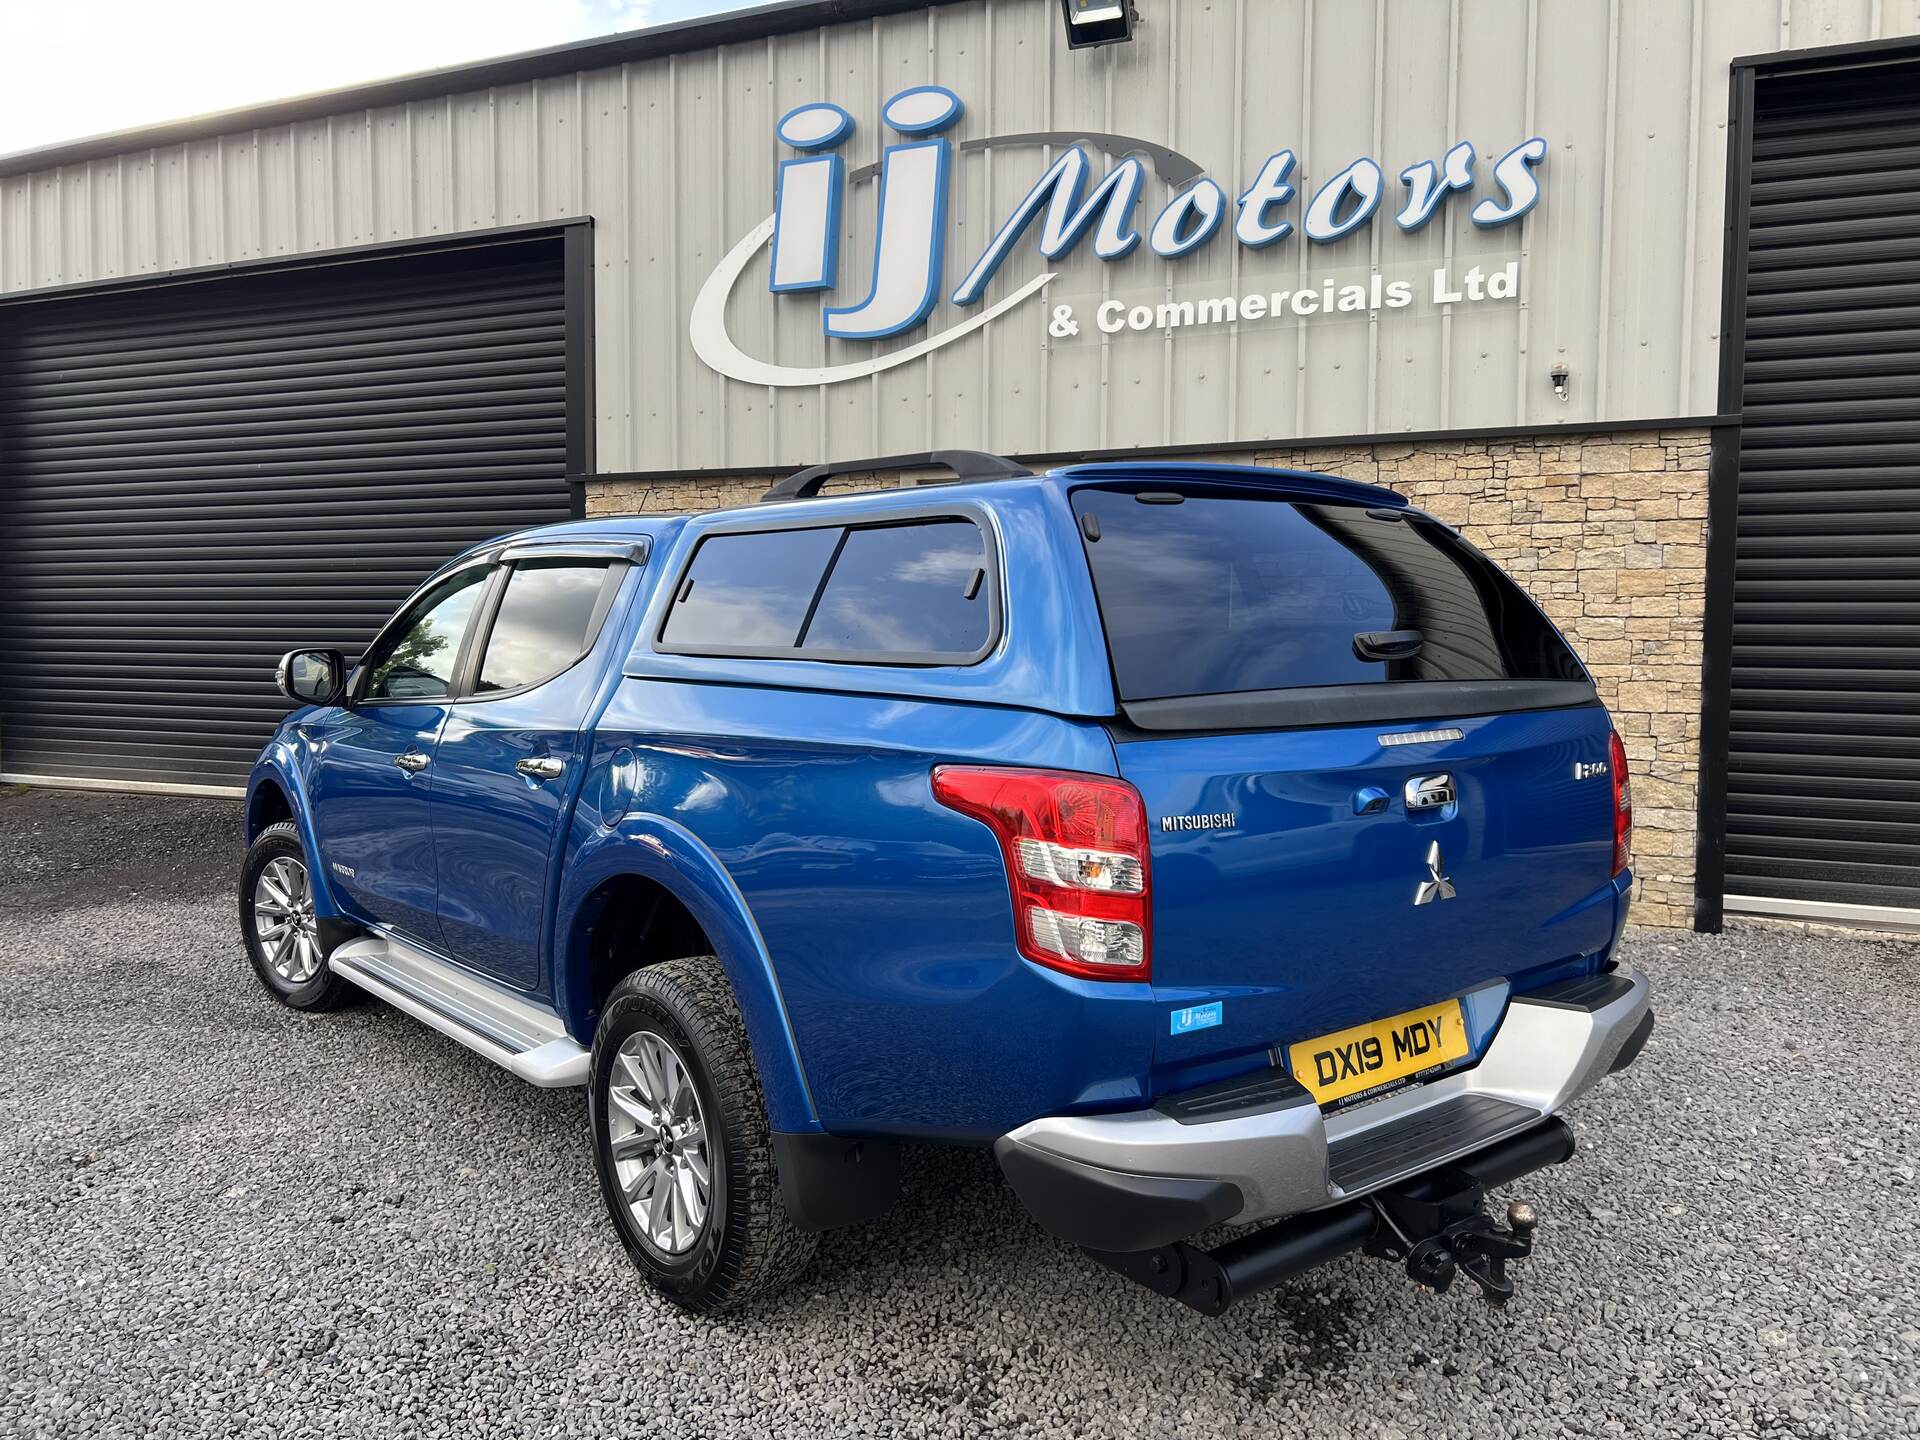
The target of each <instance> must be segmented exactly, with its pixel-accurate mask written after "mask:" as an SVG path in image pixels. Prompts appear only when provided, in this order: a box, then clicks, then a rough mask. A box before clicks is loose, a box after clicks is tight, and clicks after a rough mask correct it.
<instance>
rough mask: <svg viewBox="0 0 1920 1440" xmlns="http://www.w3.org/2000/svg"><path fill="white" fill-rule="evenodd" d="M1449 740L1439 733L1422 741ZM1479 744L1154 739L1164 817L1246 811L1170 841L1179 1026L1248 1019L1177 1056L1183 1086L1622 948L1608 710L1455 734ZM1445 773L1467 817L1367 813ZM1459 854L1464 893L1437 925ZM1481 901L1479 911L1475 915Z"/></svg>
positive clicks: (1174, 1069) (1164, 896)
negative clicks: (1211, 1006) (1436, 865)
mask: <svg viewBox="0 0 1920 1440" xmlns="http://www.w3.org/2000/svg"><path fill="white" fill-rule="evenodd" d="M1427 723H1428V722H1422V728H1425V727H1426V726H1427ZM1432 724H1434V725H1440V724H1450V725H1456V726H1458V727H1459V728H1460V729H1461V731H1462V732H1463V738H1462V739H1459V740H1454V741H1449V742H1445V743H1442V744H1438V745H1417V746H1415V745H1410V746H1394V747H1390V748H1388V747H1382V746H1381V745H1380V743H1379V741H1378V739H1377V738H1376V737H1377V735H1378V734H1379V733H1380V731H1381V730H1382V729H1383V728H1387V729H1404V728H1409V727H1405V726H1392V727H1382V726H1379V725H1368V726H1349V727H1346V728H1341V729H1330V730H1312V731H1297V732H1292V733H1289V734H1285V735H1271V734H1242V735H1219V736H1204V737H1179V738H1169V739H1163V740H1142V741H1135V742H1131V743H1127V744H1123V745H1120V746H1119V747H1118V752H1119V757H1120V773H1121V774H1122V775H1123V776H1125V777H1126V778H1127V779H1128V780H1130V781H1132V782H1133V784H1134V785H1135V786H1137V787H1138V788H1139V790H1140V793H1141V795H1142V797H1143V798H1144V799H1145V800H1146V802H1147V813H1148V814H1149V815H1187V814H1218V813H1224V814H1231V815H1233V816H1234V817H1235V824H1234V826H1233V828H1231V829H1220V830H1192V831H1180V832H1176V833H1171V834H1168V833H1162V832H1159V831H1155V832H1154V833H1153V836H1152V849H1153V921H1154V924H1153V943H1154V958H1153V969H1154V984H1155V988H1156V990H1157V991H1158V993H1159V996H1160V999H1161V1002H1162V1004H1163V1005H1164V1006H1165V1007H1166V1008H1167V1010H1168V1011H1169V1012H1171V1011H1172V1010H1174V1009H1175V1008H1178V1007H1184V1006H1188V1005H1193V1004H1195V1003H1197V1002H1198V1001H1200V1000H1203V999H1230V1000H1231V1002H1232V1003H1231V1004H1229V1005H1228V1006H1227V1020H1226V1023H1225V1024H1224V1025H1222V1026H1221V1027H1219V1028H1218V1029H1217V1030H1211V1031H1208V1032H1207V1033H1206V1035H1204V1036H1202V1037H1197V1038H1195V1039H1193V1040H1192V1041H1191V1042H1190V1046H1198V1047H1202V1048H1201V1050H1200V1051H1199V1052H1196V1051H1194V1050H1193V1049H1192V1048H1190V1046H1189V1047H1183V1045H1182V1043H1181V1042H1180V1041H1178V1040H1176V1041H1175V1042H1173V1043H1172V1044H1170V1045H1168V1046H1167V1047H1166V1051H1165V1053H1164V1056H1163V1059H1162V1069H1163V1071H1164V1072H1166V1073H1164V1074H1163V1075H1162V1076H1161V1080H1162V1082H1163V1083H1164V1084H1165V1085H1167V1086H1170V1087H1174V1088H1177V1087H1178V1086H1180V1085H1182V1084H1186V1083H1197V1082H1189V1081H1188V1080H1187V1078H1186V1077H1185V1076H1184V1075H1183V1074H1181V1073H1180V1072H1181V1071H1183V1070H1184V1069H1186V1068H1187V1067H1189V1066H1190V1065H1191V1063H1192V1062H1193V1061H1194V1060H1200V1061H1202V1062H1207V1063H1211V1062H1213V1061H1215V1060H1217V1059H1218V1058H1219V1057H1220V1056H1221V1055H1222V1054H1230V1053H1233V1052H1235V1051H1239V1052H1245V1053H1247V1054H1258V1053H1264V1052H1265V1050H1266V1049H1267V1047H1268V1046H1271V1045H1289V1044H1292V1043H1293V1042H1294V1041H1297V1040H1307V1039H1311V1038H1313V1037H1314V1036H1316V1035H1324V1034H1327V1033H1328V1032H1330V1031H1334V1030H1341V1029H1345V1028H1346V1027H1347V1026H1349V1025H1357V1024H1360V1023H1361V1022H1363V1021H1366V1020H1372V1019H1378V1018H1380V1017H1381V1016H1384V1015H1392V1014H1397V1013H1398V1012H1400V1011H1402V1010H1409V1009H1412V1008H1414V1007H1415V1006H1419V1005H1424V1004H1426V1003H1428V1002H1429V1001H1435V1000H1444V999H1448V998H1450V997H1452V996H1455V995H1459V994H1462V993H1464V992H1465V991H1467V990H1469V989H1471V988H1472V987H1473V986H1475V985H1476V984H1479V983H1481V982H1484V981H1486V980H1487V979H1489V978H1490V977H1499V978H1501V979H1514V980H1521V981H1522V982H1523V988H1533V987H1534V985H1535V984H1537V983H1538V982H1535V981H1534V980H1533V977H1532V976H1531V975H1530V974H1529V973H1528V972H1530V971H1531V970H1532V969H1534V968H1535V967H1538V966H1541V965H1545V964H1552V963H1555V962H1558V961H1562V960H1566V959H1568V958H1570V957H1580V958H1582V959H1585V958H1586V957H1590V956H1594V955H1597V954H1598V953H1600V952H1601V951H1603V950H1605V949H1606V948H1607V947H1608V946H1609V944H1610V943H1611V940H1612V936H1613V930H1614V909H1615V902H1616V896H1615V892H1614V889H1613V885H1612V883H1611V881H1610V880H1609V879H1608V871H1609V870H1610V869H1611V868H1612V855H1613V829H1612V817H1611V806H1612V803H1613V792H1612V788H1611V786H1610V785H1608V784H1607V783H1605V777H1604V776H1603V777H1601V778H1600V782H1599V783H1596V782H1595V781H1592V780H1575V779H1574V778H1573V763H1574V761H1575V760H1590V759H1593V758H1595V757H1598V756H1604V755H1605V754H1606V753H1607V736H1608V731H1609V725H1608V721H1607V716H1606V712H1605V711H1603V710H1601V709H1599V708H1597V707H1593V708H1588V709H1582V710H1562V711H1541V712H1537V713H1532V714H1519V715H1498V716H1492V717H1485V718H1478V719H1476V718H1473V717H1470V716H1469V717H1462V718H1460V719H1456V720H1448V721H1434V722H1432ZM1440 771H1445V772H1447V773H1449V774H1451V775H1452V776H1453V779H1454V788H1455V791H1456V794H1457V796H1458V801H1457V804H1455V805H1453V806H1447V807H1443V808H1440V809H1438V810H1435V811H1430V812H1417V813H1414V814H1409V813H1408V812H1407V811H1406V809H1405V807H1404V805H1402V804H1399V803H1396V802H1390V803H1389V805H1388V807H1387V808H1386V809H1385V810H1382V811H1379V812H1377V813H1374V814H1369V815H1356V814H1355V813H1354V808H1355V807H1354V803H1353V799H1354V794H1355V792H1356V791H1357V790H1361V789H1364V788H1367V787H1369V786H1378V787H1379V788H1381V789H1384V790H1386V792H1387V793H1388V795H1389V796H1392V797H1398V796H1399V795H1400V793H1401V790H1402V788H1403V787H1404V785H1405V784H1406V782H1407V780H1409V779H1410V778H1412V777H1414V776H1417V775H1431V774H1435V773H1437V772H1440ZM1436 840H1437V841H1438V842H1439V843H1440V846H1441V850H1442V852H1443V854H1444V857H1445V863H1446V869H1447V872H1448V874H1449V875H1451V876H1452V877H1453V879H1454V881H1455V883H1456V886H1457V887H1458V889H1459V891H1460V898H1457V899H1455V900H1453V901H1447V902H1441V903H1438V904H1432V905H1423V906H1419V907H1415V906H1414V905H1413V903H1412V901H1413V895H1414V890H1415V888H1416V886H1417V885H1418V883H1419V882H1420V881H1421V880H1424V879H1426V878H1427V868H1426V862H1425V856H1426V852H1427V847H1428V845H1429V844H1431V843H1432V842H1434V841H1436ZM1463 900H1464V901H1465V902H1466V903H1462V901H1463Z"/></svg>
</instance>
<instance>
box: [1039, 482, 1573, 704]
mask: <svg viewBox="0 0 1920 1440" xmlns="http://www.w3.org/2000/svg"><path fill="white" fill-rule="evenodd" d="M1073 508H1074V512H1075V514H1076V516H1078V517H1079V519H1080V525H1081V532H1082V534H1083V535H1084V536H1086V537H1088V538H1087V544H1086V551H1087V558H1088V562H1089V563H1090V564H1091V566H1092V568H1093V582H1094V589H1095V591H1096V593H1097V594H1098V596H1099V600H1100V614H1101V617H1102V620H1103V621H1104V623H1105V625H1106V631H1107V644H1108V647H1109V649H1110V650H1111V651H1112V654H1113V667H1114V678H1115V680H1116V682H1117V683H1118V685H1119V689H1120V697H1121V699H1123V700H1156V699H1163V698H1166V697H1169V696H1185V695H1217V694H1223V693H1228V692H1232V691H1244V690H1282V689H1299V688H1303V687H1308V686H1320V685H1355V684H1366V683H1369V682H1377V681H1422V680H1450V681H1462V680H1585V679H1586V678H1587V676H1586V671H1584V670H1583V669H1582V668H1581V666H1580V662H1579V661H1578V660H1577V659H1575V658H1574V655H1573V653H1572V652H1571V651H1570V650H1568V649H1567V647H1566V644H1565V643H1564V642H1563V641H1562V640H1561V639H1560V637H1559V635H1558V634H1556V633H1555V632H1554V629H1553V626H1552V625H1550V624H1549V623H1548V622H1547V619H1546V617H1545V616H1543V615H1542V614H1541V613H1540V611H1539V610H1538V609H1537V608H1536V607H1535V606H1534V604H1533V602H1532V601H1531V600H1529V599H1528V598H1527V597H1526V595H1525V594H1523V593H1522V592H1521V590H1520V588H1519V587H1518V586H1517V585H1515V584H1514V583H1513V582H1512V581H1511V580H1509V579H1508V578H1507V577H1506V576H1505V575H1504V574H1503V573H1502V572H1501V571H1500V570H1499V568H1498V567H1497V566H1495V565H1494V564H1493V562H1492V561H1490V560H1488V559H1487V558H1486V557H1485V556H1483V555H1481V554H1480V553H1479V552H1478V551H1477V550H1475V549H1473V547H1472V546H1470V545H1468V544H1467V543H1466V542H1465V541H1464V540H1462V539H1461V538H1460V537H1459V536H1458V535H1456V534H1454V533H1453V532H1452V531H1451V530H1449V529H1447V527H1446V526H1444V525H1441V524H1440V523H1438V522H1437V521H1434V520H1429V519H1425V518H1420V517H1415V516H1410V515H1406V514H1405V513H1404V512H1400V511H1381V510H1368V509H1366V508H1365V507H1362V506H1357V505H1334V504H1316V503H1309V502H1305V501H1289V500H1276V499H1267V498H1260V497H1250V496H1224V495H1208V494H1190V493H1189V494H1184V495H1176V494H1175V493H1173V492H1170V491H1164V490H1163V491H1146V492H1131V491H1120V490H1091V489H1082V490H1076V491H1075V492H1074V494H1073ZM1096 535H1097V536H1098V538H1097V539H1094V538H1092V537H1093V536H1096Z"/></svg>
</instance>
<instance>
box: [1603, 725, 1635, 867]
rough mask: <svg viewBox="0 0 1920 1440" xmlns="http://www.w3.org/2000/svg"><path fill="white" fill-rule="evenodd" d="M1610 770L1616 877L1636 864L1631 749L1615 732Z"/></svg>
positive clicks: (1609, 753) (1609, 751)
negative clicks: (1628, 772)
mask: <svg viewBox="0 0 1920 1440" xmlns="http://www.w3.org/2000/svg"><path fill="white" fill-rule="evenodd" d="M1607 760H1608V764H1607V770H1608V772H1609V773H1610V774H1611V775H1612V776H1613V873H1614V874H1615V875H1618V874H1619V873H1620V872H1621V871H1623V870H1625V869H1626V868H1627V867H1628V866H1629V865H1631V864H1632V863H1633V782H1632V778H1631V777H1630V776H1629V775H1628V774H1627V747H1626V746H1625V745H1622V744H1621V743H1620V732H1619V731H1618V730H1615V731H1614V732H1613V735H1612V737H1611V739H1610V740H1609V741H1608V744H1607Z"/></svg>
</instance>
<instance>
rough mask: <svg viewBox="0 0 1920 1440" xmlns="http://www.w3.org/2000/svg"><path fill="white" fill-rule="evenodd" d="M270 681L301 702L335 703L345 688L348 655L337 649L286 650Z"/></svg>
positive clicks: (308, 703)
mask: <svg viewBox="0 0 1920 1440" xmlns="http://www.w3.org/2000/svg"><path fill="white" fill-rule="evenodd" d="M273 683H274V684H276V685H278V686H279V687H280V689H281V691H282V692H283V693H284V694H285V695H286V696H287V698H288V699H289V700H293V701H295V702H296V703H298V704H301V705H334V704H338V703H339V701H340V697H341V696H342V695H344V694H345V693H346V689H347V657H346V656H344V655H342V654H341V653H340V652H339V651H338V650H289V651H288V652H287V653H286V654H285V655H283V656H281V657H280V665H279V668H278V669H276V670H275V671H274V672H273Z"/></svg>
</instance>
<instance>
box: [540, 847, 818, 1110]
mask: <svg viewBox="0 0 1920 1440" xmlns="http://www.w3.org/2000/svg"><path fill="white" fill-rule="evenodd" d="M695 941H704V943H705V947H706V948H705V949H703V950H698V951H690V950H688V949H686V948H685V947H686V946H687V945H689V944H691V943H694V942H695ZM690 953H711V954H713V955H714V956H716V957H717V958H718V959H719V961H720V965H721V968H722V969H723V970H724V971H725V972H726V977H727V983H728V984H729V985H731V986H732V987H733V993H734V997H735V999H736V1000H737V1001H738V1003H739V1006H740V1015H741V1019H742V1020H743V1021H744V1022H745V1024H746V1029H747V1040H748V1043H749V1044H750V1045H751V1046H752V1048H753V1057H754V1063H755V1065H756V1066H757V1067H758V1068H759V1071H760V1081H761V1086H762V1089H763V1090H764V1092H765V1094H766V1099H767V1110H768V1117H769V1119H770V1120H771V1121H772V1124H773V1128H774V1129H776V1130H782V1131H791V1132H806V1131H816V1130H818V1129H819V1128H820V1122H819V1118H818V1116H817V1115H816V1114H815V1112H814V1108H813V1101H812V1097H811V1095H810V1093H809V1091H808V1088H807V1082H806V1075H805V1071H804V1069H803V1067H802V1065H801V1061H800V1053H799V1047H798V1046H797V1044H796V1043H795V1040H794V1036H793V1027H792V1025H791V1024H790V1023H789V1021H788V1017H787V1010H786V1003H785V1001H784V1000H783V999H782V997H781V994H780V985H779V980H778V978H777V977H776V976H775V974H774V970H773V962H772V959H771V957H770V956H769V955H768V954H767V949H766V944H765V942H764V941H763V940H762V939H761V936H760V931H759V927H758V926H757V925H755V924H754V921H753V915H752V913H751V911H750V910H749V909H748V906H747V902H746V897H745V896H743V895H742V894H741V893H740V890H739V887H738V886H737V885H735V884H734V882H733V877H732V876H731V875H729V874H728V873H727V871H726V867H725V866H723V865H722V864H721V863H720V860H719V858H718V857H717V856H715V855H714V854H713V852H712V851H711V850H709V849H707V847H706V846H705V845H704V844H702V843H701V841H700V840H699V838H698V837H696V836H695V835H693V834H692V833H691V832H690V831H688V830H686V829H685V828H684V827H682V826H680V825H677V824H675V823H674V822H673V821H671V820H668V819H666V818H665V817H663V816H657V815H652V816H636V817H633V818H631V819H629V820H628V821H627V822H625V823H623V824H622V825H621V826H620V827H619V828H618V829H616V830H614V831H612V832H603V833H602V834H601V835H599V836H597V837H596V838H595V839H594V840H593V841H591V842H590V843H589V844H588V845H586V846H584V847H582V849H581V850H580V851H579V852H578V853H577V854H576V855H575V856H574V858H573V859H572V860H571V861H570V863H569V864H568V866H567V868H566V871H565V872H564V875H563V879H562V883H561V894H560V898H559V905H558V907H557V915H556V917H555V933H554V946H553V954H554V957H555V965H554V999H555V1004H556V1008H557V1009H558V1010H559V1012H560V1015H561V1018H562V1019H563V1020H564V1021H565V1022H566V1025H567V1028H568V1030H569V1031H571V1032H572V1034H573V1035H574V1036H575V1038H577V1039H579V1040H581V1041H582V1042H583V1043H584V1042H586V1041H587V1040H589V1039H590V1037H591V1036H592V1034H593V1031H594V1029H595V1027H596V1026H597V1024H598V1020H599V1015H598V1008H599V1005H600V1002H601V1001H602V1000H603V999H604V998H605V996H606V994H607V992H608V991H610V990H611V989H612V988H613V986H614V985H616V984H618V983H619V982H620V980H621V979H623V978H625V977H626V976H627V975H630V974H632V973H633V972H634V971H635V970H640V969H644V968H646V966H648V965H651V964H657V963H659V962H660V961H663V960H669V959H675V958H678V957H679V956H681V955H685V954H690ZM629 962H631V963H629Z"/></svg>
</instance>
